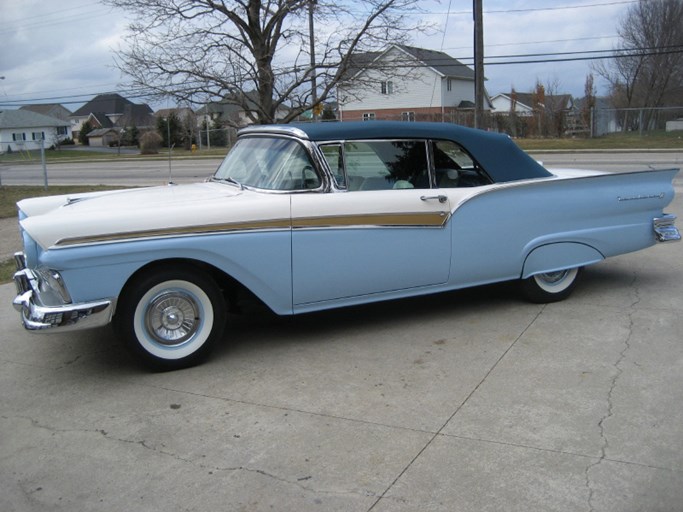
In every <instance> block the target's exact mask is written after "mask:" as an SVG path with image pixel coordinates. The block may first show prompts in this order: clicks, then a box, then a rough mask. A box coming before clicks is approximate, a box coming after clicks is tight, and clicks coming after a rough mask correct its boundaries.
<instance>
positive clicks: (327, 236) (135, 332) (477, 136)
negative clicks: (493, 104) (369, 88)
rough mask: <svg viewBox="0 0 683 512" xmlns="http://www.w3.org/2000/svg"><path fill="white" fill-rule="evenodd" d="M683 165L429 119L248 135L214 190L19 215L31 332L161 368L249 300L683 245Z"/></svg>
mask: <svg viewBox="0 0 683 512" xmlns="http://www.w3.org/2000/svg"><path fill="white" fill-rule="evenodd" d="M676 172H678V170H677V169H667V170H657V171H652V170H649V171H642V172H628V173H619V174H608V173H600V172H593V171H576V170H574V171H569V170H565V171H553V172H552V173H551V172H550V171H548V170H547V169H545V168H544V167H543V166H542V165H541V164H539V163H538V162H536V161H535V160H533V159H532V158H531V157H529V156H528V155H527V154H526V153H524V152H523V151H521V150H520V149H519V148H518V147H517V146H516V145H515V143H514V142H513V141H512V140H511V139H510V138H509V137H507V136H504V135H499V134H493V133H487V132H483V131H478V130H472V129H468V128H463V127H460V126H456V125H452V124H432V123H400V122H397V123H394V122H374V123H362V122H361V123H323V124H307V125H282V126H277V125H274V126H260V127H250V128H246V129H244V130H242V131H241V132H240V134H239V138H238V140H237V142H236V144H235V145H234V147H233V148H232V149H231V151H230V152H229V154H228V155H227V157H226V158H225V160H224V161H223V163H222V164H221V165H220V167H219V168H218V170H217V171H216V173H215V174H214V175H213V177H211V178H210V179H208V181H206V182H203V183H197V184H193V185H182V186H179V185H168V186H161V187H155V188H148V189H136V190H126V191H114V192H103V193H94V194H77V195H73V196H55V197H48V198H38V199H27V200H24V201H20V202H19V203H18V208H19V219H20V225H21V231H22V233H23V239H24V251H23V252H21V253H17V255H16V258H15V259H16V262H17V267H18V270H17V273H16V275H15V278H14V279H15V282H16V285H17V288H18V295H17V297H16V298H15V300H14V306H15V307H16V309H17V310H18V311H19V312H20V313H21V317H22V320H23V324H24V326H25V327H26V328H27V329H29V330H32V331H37V332H48V331H65V330H69V329H80V328H86V327H95V326H101V325H104V324H107V323H109V322H113V325H114V328H115V329H116V331H117V333H118V334H119V336H120V337H121V338H122V339H123V340H124V341H125V343H126V344H127V345H128V346H129V347H130V348H132V349H133V350H134V352H135V353H136V354H137V355H138V356H139V357H140V358H141V359H142V360H143V361H144V362H146V363H147V364H149V365H151V366H155V367H159V368H164V369H172V368H180V367H184V366H189V365H192V364H196V363H197V362H199V361H200V360H202V359H203V358H204V357H205V356H206V355H207V354H208V352H209V350H210V349H211V347H212V346H213V345H214V344H215V343H216V341H217V340H219V339H221V337H222V336H223V331H224V326H225V323H226V316H227V314H226V313H227V311H228V308H229V306H231V303H232V302H234V301H235V300H237V298H238V297H239V296H240V293H241V292H244V291H245V290H246V291H248V292H249V293H250V294H251V295H254V296H256V297H257V298H258V299H260V300H261V301H262V302H263V303H264V304H266V305H267V306H268V307H269V308H271V309H272V310H273V311H274V312H275V313H277V314H280V315H292V314H298V313H305V312H309V311H316V310H322V309H326V308H334V307H340V306H348V305H352V304H361V303H367V302H372V301H379V300H386V299H397V298H401V297H408V296H415V295H420V294H428V293H434V292H441V291H445V290H454V289H458V288H464V287H469V286H476V285H482V284H485V283H492V282H498V281H509V280H518V281H519V282H520V283H521V290H522V292H523V293H524V295H526V297H527V298H528V299H530V300H532V301H536V302H552V301H557V300H561V299H564V298H566V297H567V296H568V295H569V294H570V292H571V291H572V289H573V288H574V285H575V284H576V278H577V275H578V274H579V271H580V269H581V268H582V267H584V266H586V265H590V264H592V263H596V262H598V261H601V260H603V259H605V258H607V257H608V256H614V255H617V254H623V253H627V252H630V251H636V250H639V249H643V248H645V247H648V246H651V245H653V244H655V243H656V242H658V241H659V242H663V241H671V240H679V239H680V234H679V232H678V230H677V229H676V227H675V226H674V219H675V217H674V216H673V215H668V214H665V213H664V212H663V208H664V207H666V206H667V205H668V204H669V203H670V202H671V201H672V199H673V196H674V189H673V185H672V181H673V178H674V175H675V174H676Z"/></svg>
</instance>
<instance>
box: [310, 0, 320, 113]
mask: <svg viewBox="0 0 683 512" xmlns="http://www.w3.org/2000/svg"><path fill="white" fill-rule="evenodd" d="M317 3H318V0H309V1H308V35H309V42H310V48H311V114H312V116H313V121H317V120H318V114H317V112H318V109H317V105H316V103H318V84H317V81H316V76H315V75H316V74H315V30H314V27H313V9H314V8H315V5H316V4H317Z"/></svg>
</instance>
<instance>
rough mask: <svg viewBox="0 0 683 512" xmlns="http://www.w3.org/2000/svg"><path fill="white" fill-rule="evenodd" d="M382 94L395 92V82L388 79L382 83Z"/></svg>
mask: <svg viewBox="0 0 683 512" xmlns="http://www.w3.org/2000/svg"><path fill="white" fill-rule="evenodd" d="M381 86H382V94H394V82H392V81H391V80H388V81H386V82H382V83H381Z"/></svg>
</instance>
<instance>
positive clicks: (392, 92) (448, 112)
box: [337, 44, 475, 124]
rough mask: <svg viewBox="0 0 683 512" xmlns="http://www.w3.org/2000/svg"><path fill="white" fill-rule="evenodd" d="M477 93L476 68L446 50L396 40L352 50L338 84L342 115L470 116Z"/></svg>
mask: <svg viewBox="0 0 683 512" xmlns="http://www.w3.org/2000/svg"><path fill="white" fill-rule="evenodd" d="M474 99H475V93H474V71H473V70H472V69H470V68H469V67H467V66H465V65H464V64H462V63H461V62H460V61H458V60H457V59H454V58H453V57H451V56H450V55H448V54H446V53H444V52H439V51H435V50H426V49H423V48H415V47H412V46H405V45H398V44H394V45H391V46H390V47H388V48H387V49H385V50H384V51H382V52H370V53H362V54H358V55H356V56H354V59H353V64H352V66H351V67H350V69H349V70H348V71H347V72H346V74H345V78H343V79H342V80H341V81H340V84H339V85H338V87H337V101H338V104H339V110H338V115H339V118H340V119H341V120H342V121H358V120H363V121H370V120H374V119H394V120H404V121H417V120H421V121H431V120H438V121H441V120H446V121H458V119H457V116H458V115H462V114H463V113H466V114H467V115H468V116H469V117H472V113H473V109H474ZM463 124H464V123H463Z"/></svg>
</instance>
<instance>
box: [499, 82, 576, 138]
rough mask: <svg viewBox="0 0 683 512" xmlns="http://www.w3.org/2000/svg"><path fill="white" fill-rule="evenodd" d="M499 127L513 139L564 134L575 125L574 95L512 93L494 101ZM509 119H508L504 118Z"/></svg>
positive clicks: (501, 94)
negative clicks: (532, 135)
mask: <svg viewBox="0 0 683 512" xmlns="http://www.w3.org/2000/svg"><path fill="white" fill-rule="evenodd" d="M491 105H492V108H491V114H492V115H493V116H494V119H496V118H497V119H496V121H495V122H494V124H495V126H496V128H497V129H498V130H500V131H504V132H508V133H511V134H512V135H514V136H518V135H519V136H527V135H531V134H535V135H544V136H545V135H557V136H559V135H562V134H564V133H565V132H566V131H567V130H568V129H569V127H570V125H573V123H572V122H570V121H571V119H572V113H573V111H574V100H573V99H572V96H571V94H542V93H541V94H537V93H523V92H516V91H514V90H513V91H512V92H509V93H500V94H496V95H495V96H493V97H492V98H491ZM504 118H508V119H504Z"/></svg>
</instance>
